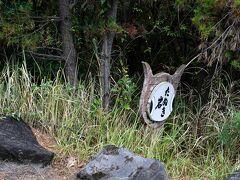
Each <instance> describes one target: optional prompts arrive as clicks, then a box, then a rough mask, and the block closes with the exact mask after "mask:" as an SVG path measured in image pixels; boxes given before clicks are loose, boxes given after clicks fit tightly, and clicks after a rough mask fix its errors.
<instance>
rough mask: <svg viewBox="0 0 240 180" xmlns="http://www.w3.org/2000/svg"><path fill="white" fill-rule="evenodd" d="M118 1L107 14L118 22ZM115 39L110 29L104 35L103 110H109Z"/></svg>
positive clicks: (102, 61)
mask: <svg viewBox="0 0 240 180" xmlns="http://www.w3.org/2000/svg"><path fill="white" fill-rule="evenodd" d="M117 5H118V1H117V0H112V1H111V8H110V9H109V12H108V14H107V19H110V18H111V19H113V20H116V16H117ZM114 37H115V32H114V30H112V29H110V30H108V31H105V32H104V34H103V44H102V52H101V61H100V77H101V87H102V93H103V97H102V102H103V109H104V110H105V111H107V110H108V107H109V102H110V64H111V63H110V62H111V52H112V44H113V39H114Z"/></svg>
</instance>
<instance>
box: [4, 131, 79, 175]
mask: <svg viewBox="0 0 240 180" xmlns="http://www.w3.org/2000/svg"><path fill="white" fill-rule="evenodd" d="M32 131H33V133H34V134H35V136H36V138H37V140H38V142H39V144H41V145H42V146H43V147H45V148H46V149H48V150H50V151H52V152H54V153H55V154H57V155H58V156H59V152H58V150H57V144H56V141H55V140H54V139H53V138H52V137H51V136H49V135H47V134H45V133H42V132H40V131H39V130H37V129H34V128H32ZM82 166H83V163H81V162H79V160H77V159H76V158H74V157H64V156H63V157H61V158H59V157H57V158H56V159H55V160H53V162H52V164H51V165H49V166H47V167H41V166H40V165H36V164H22V163H17V162H6V161H0V180H70V179H71V180H72V179H76V173H77V172H78V171H79V170H80V168H81V167H82Z"/></svg>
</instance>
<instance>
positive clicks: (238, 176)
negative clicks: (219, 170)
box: [227, 170, 240, 180]
mask: <svg viewBox="0 0 240 180" xmlns="http://www.w3.org/2000/svg"><path fill="white" fill-rule="evenodd" d="M227 179H228V180H240V170H239V171H235V172H234V173H232V174H231V175H230V176H228V178H227Z"/></svg>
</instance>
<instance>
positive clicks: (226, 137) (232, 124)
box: [220, 112, 240, 151]
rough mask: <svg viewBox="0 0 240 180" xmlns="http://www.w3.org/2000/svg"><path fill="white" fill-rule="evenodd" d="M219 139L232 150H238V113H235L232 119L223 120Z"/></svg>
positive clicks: (239, 141)
mask: <svg viewBox="0 0 240 180" xmlns="http://www.w3.org/2000/svg"><path fill="white" fill-rule="evenodd" d="M220 139H221V140H222V142H223V144H224V145H226V147H227V148H229V149H231V150H232V151H239V150H240V113H239V112H238V113H235V117H234V118H233V120H232V121H228V122H225V123H224V124H223V127H222V131H221V134H220Z"/></svg>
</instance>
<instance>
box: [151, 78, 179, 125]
mask: <svg viewBox="0 0 240 180" xmlns="http://www.w3.org/2000/svg"><path fill="white" fill-rule="evenodd" d="M174 97H175V90H174V87H173V85H172V84H171V83H169V82H161V83H160V84H158V85H157V86H155V87H154V89H153V91H152V93H151V95H150V98H149V100H148V106H147V113H148V116H149V118H150V119H151V120H152V121H164V120H165V119H167V118H168V116H169V115H170V114H171V112H172V104H173V100H174Z"/></svg>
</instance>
